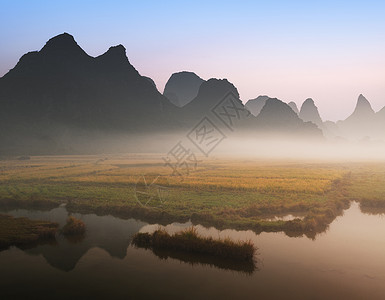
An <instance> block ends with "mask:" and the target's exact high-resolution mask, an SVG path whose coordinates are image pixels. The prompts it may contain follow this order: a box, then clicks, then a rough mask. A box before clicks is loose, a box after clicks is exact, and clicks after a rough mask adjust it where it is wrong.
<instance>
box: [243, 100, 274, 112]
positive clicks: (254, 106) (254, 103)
mask: <svg viewBox="0 0 385 300" xmlns="http://www.w3.org/2000/svg"><path fill="white" fill-rule="evenodd" d="M268 99H270V97H269V96H265V95H264V96H258V97H257V98H255V99H250V100H248V101H247V102H246V104H245V106H246V108H247V109H248V110H249V111H250V112H251V113H252V114H253V115H254V116H258V115H259V113H260V112H261V110H262V108H263V107H264V106H265V104H266V101H267V100H268Z"/></svg>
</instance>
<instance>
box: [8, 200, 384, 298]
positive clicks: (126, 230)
mask: <svg viewBox="0 0 385 300" xmlns="http://www.w3.org/2000/svg"><path fill="white" fill-rule="evenodd" d="M7 213H8V214H11V215H14V216H26V217H29V218H32V219H45V220H52V221H56V222H59V223H60V224H61V225H63V224H64V223H65V220H66V218H67V216H68V213H67V211H66V209H65V207H59V208H56V209H53V210H51V211H49V212H40V211H26V210H14V211H11V212H7ZM75 216H76V217H78V218H80V219H82V220H83V221H84V222H85V223H86V225H87V235H86V237H85V238H84V240H82V241H80V242H77V243H73V242H72V243H71V242H69V241H67V240H65V239H63V238H61V237H58V238H57V239H58V243H57V244H56V245H42V246H38V247H35V248H32V249H28V250H20V249H18V248H11V249H9V250H6V251H2V252H0V299H18V298H21V299H23V298H25V299H35V298H36V299H37V298H39V299H45V298H47V299H53V298H59V299H68V298H69V297H71V298H72V299H78V298H85V297H86V298H94V299H99V298H107V297H108V298H110V299H113V298H115V299H152V298H154V299H385V218H384V217H383V216H381V215H366V214H363V213H361V211H360V209H359V207H358V204H356V203H353V204H352V206H351V208H350V209H348V210H346V211H345V213H344V215H343V216H341V217H339V218H337V219H336V220H335V221H334V222H333V223H332V224H331V225H330V228H329V229H328V231H327V232H325V233H323V234H321V235H318V236H317V237H316V239H315V240H310V239H308V238H306V237H303V238H290V237H287V236H286V235H285V234H283V233H262V234H260V235H256V234H254V233H253V232H252V231H235V230H224V231H218V230H216V229H215V228H204V227H202V226H199V225H198V226H197V228H198V230H199V232H200V233H201V234H203V235H210V236H214V237H227V236H228V237H232V238H234V239H240V240H247V239H251V240H252V241H253V242H254V243H255V245H256V246H257V247H258V255H257V256H256V269H255V270H254V271H251V272H250V270H249V271H247V272H245V271H242V267H240V268H237V267H236V266H235V267H234V266H231V265H226V264H222V263H221V262H213V263H211V262H210V261H207V260H200V258H199V257H198V258H190V257H188V256H183V255H173V254H170V255H165V254H164V253H163V254H162V253H153V252H152V251H151V250H144V249H136V248H134V247H132V246H130V241H131V238H132V236H133V235H134V234H135V233H136V232H138V231H141V232H144V231H148V232H151V231H153V230H155V229H157V228H158V225H157V224H148V223H145V222H141V221H137V220H133V219H129V220H121V219H118V218H114V217H111V216H103V217H100V216H96V215H81V214H75ZM188 226H191V224H190V223H186V224H178V223H174V224H170V225H168V226H166V229H167V230H168V231H170V232H175V231H178V230H180V229H182V228H184V227H188ZM166 257H167V258H166Z"/></svg>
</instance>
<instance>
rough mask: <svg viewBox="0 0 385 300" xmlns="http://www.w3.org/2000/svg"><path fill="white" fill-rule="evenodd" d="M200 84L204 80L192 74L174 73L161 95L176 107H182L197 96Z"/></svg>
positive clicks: (184, 72)
mask: <svg viewBox="0 0 385 300" xmlns="http://www.w3.org/2000/svg"><path fill="white" fill-rule="evenodd" d="M202 82H204V80H203V79H202V78H200V77H199V76H198V75H197V74H195V73H194V72H188V71H182V72H178V73H174V74H172V75H171V77H170V78H169V80H168V81H167V83H166V86H165V87H164V91H163V95H164V96H165V97H166V98H168V99H169V100H170V101H171V102H172V103H173V104H175V105H176V106H179V107H182V106H185V105H186V104H188V103H189V102H191V100H193V99H194V98H195V97H196V96H197V95H198V91H199V88H200V86H201V84H202Z"/></svg>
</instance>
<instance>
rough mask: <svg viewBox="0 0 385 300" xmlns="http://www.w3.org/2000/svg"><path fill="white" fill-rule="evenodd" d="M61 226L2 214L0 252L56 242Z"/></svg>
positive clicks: (0, 221)
mask: <svg viewBox="0 0 385 300" xmlns="http://www.w3.org/2000/svg"><path fill="white" fill-rule="evenodd" d="M58 227H59V225H58V224H57V223H53V222H48V221H35V220H30V219H27V218H14V217H12V216H8V215H2V214H0V250H3V249H7V248H9V247H10V246H17V247H20V248H28V247H32V246H34V245H36V244H40V243H44V242H51V241H55V234H56V231H57V229H58Z"/></svg>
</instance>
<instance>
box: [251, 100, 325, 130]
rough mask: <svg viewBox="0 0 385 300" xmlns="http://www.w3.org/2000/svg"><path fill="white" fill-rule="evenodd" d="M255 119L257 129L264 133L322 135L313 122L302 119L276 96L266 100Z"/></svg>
mask: <svg viewBox="0 0 385 300" xmlns="http://www.w3.org/2000/svg"><path fill="white" fill-rule="evenodd" d="M256 119H257V126H258V129H259V131H260V132H262V133H264V134H266V133H274V134H284V135H286V136H288V135H289V136H290V135H294V136H313V137H322V131H321V130H320V129H319V128H317V126H316V125H315V124H313V123H311V122H304V121H302V120H301V119H300V118H299V117H298V116H297V114H296V113H295V112H294V111H293V110H292V108H291V107H290V106H289V105H288V104H286V103H284V102H282V101H280V100H278V99H276V98H273V99H272V98H270V99H268V100H267V101H266V104H265V106H264V107H263V108H262V110H261V112H260V113H259V115H258V116H257V117H256Z"/></svg>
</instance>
